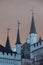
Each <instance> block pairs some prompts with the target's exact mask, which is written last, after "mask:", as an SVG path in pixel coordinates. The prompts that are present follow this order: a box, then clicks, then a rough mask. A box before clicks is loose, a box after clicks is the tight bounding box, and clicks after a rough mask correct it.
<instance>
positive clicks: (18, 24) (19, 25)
mask: <svg viewBox="0 0 43 65" xmlns="http://www.w3.org/2000/svg"><path fill="white" fill-rule="evenodd" d="M19 26H20V22H19V21H18V29H19Z"/></svg>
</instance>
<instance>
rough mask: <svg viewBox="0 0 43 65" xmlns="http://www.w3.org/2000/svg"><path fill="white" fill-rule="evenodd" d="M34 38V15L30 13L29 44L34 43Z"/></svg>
mask: <svg viewBox="0 0 43 65" xmlns="http://www.w3.org/2000/svg"><path fill="white" fill-rule="evenodd" d="M36 37H37V33H36V28H35V22H34V15H33V12H32V21H31V28H30V42H31V44H34V43H36Z"/></svg>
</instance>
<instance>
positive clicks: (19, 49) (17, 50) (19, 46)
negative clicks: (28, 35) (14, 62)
mask: <svg viewBox="0 0 43 65" xmlns="http://www.w3.org/2000/svg"><path fill="white" fill-rule="evenodd" d="M19 25H20V23H19V22H18V31H17V40H16V52H17V53H18V54H21V42H20V32H19Z"/></svg>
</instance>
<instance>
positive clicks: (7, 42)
mask: <svg viewBox="0 0 43 65" xmlns="http://www.w3.org/2000/svg"><path fill="white" fill-rule="evenodd" d="M9 30H10V29H9V28H8V29H7V40H6V45H5V48H6V49H8V50H11V46H10V40H9Z"/></svg>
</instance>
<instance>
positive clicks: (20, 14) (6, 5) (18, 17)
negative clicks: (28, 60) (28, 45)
mask: <svg viewBox="0 0 43 65" xmlns="http://www.w3.org/2000/svg"><path fill="white" fill-rule="evenodd" d="M32 9H33V11H34V20H35V26H36V31H37V37H38V38H39V37H40V36H41V37H42V39H43V0H0V44H2V45H4V46H5V44H6V38H7V28H10V29H11V30H10V33H9V37H10V44H11V46H12V47H14V46H15V43H16V38H17V29H18V21H19V22H20V23H21V24H20V39H21V43H22V44H23V43H25V41H26V38H30V37H29V36H30V35H29V32H30V26H31V18H32V11H31V10H32Z"/></svg>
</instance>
